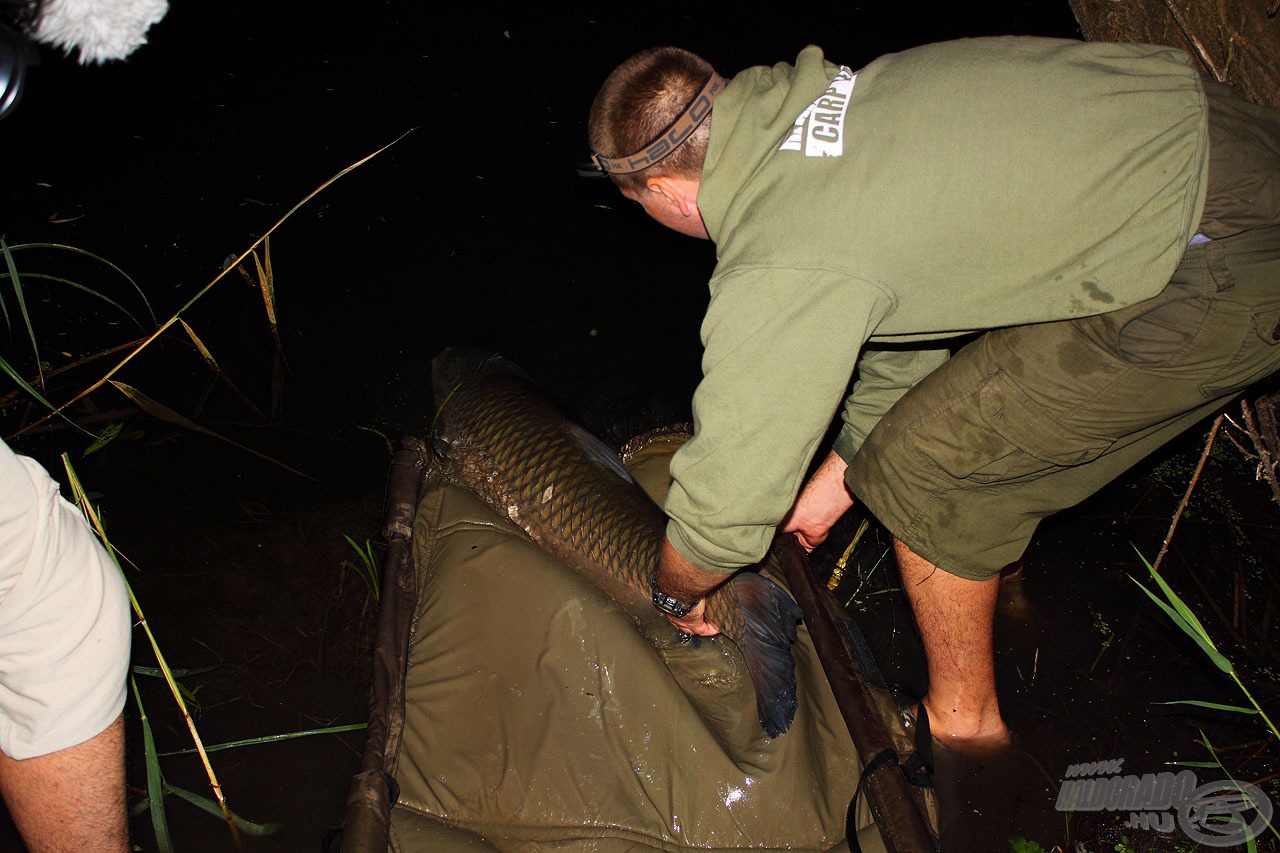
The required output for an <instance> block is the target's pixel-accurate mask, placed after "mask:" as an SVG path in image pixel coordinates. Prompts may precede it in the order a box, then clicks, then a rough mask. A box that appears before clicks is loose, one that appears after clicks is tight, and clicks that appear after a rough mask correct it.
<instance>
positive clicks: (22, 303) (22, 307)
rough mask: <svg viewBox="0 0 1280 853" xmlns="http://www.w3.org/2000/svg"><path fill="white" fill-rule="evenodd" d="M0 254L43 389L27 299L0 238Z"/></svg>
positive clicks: (36, 343)
mask: <svg viewBox="0 0 1280 853" xmlns="http://www.w3.org/2000/svg"><path fill="white" fill-rule="evenodd" d="M0 252H3V253H4V263H5V266H7V267H8V268H9V283H10V284H12V285H13V296H14V299H15V300H16V301H17V303H18V313H19V314H20V315H22V323H23V325H24V326H26V327H27V338H28V339H29V340H30V341H31V352H32V353H33V354H34V356H35V360H36V373H37V374H38V375H39V376H40V387H41V388H43V387H44V367H43V366H41V364H40V344H39V343H38V342H37V341H36V330H35V329H34V328H32V326H31V314H30V312H28V311H27V299H26V297H25V296H23V294H22V279H20V278H18V268H17V267H16V266H15V265H14V263H13V253H12V252H10V251H9V244H7V243H6V242H5V241H4V238H3V237H0Z"/></svg>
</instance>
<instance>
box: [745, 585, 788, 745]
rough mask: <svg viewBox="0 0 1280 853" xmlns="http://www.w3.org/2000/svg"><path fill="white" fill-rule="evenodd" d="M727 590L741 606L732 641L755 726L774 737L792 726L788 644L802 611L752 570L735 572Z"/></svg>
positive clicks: (783, 593)
mask: <svg viewBox="0 0 1280 853" xmlns="http://www.w3.org/2000/svg"><path fill="white" fill-rule="evenodd" d="M729 589H730V590H732V591H733V593H734V595H735V597H736V598H737V600H738V604H739V606H740V607H741V608H742V614H743V617H744V626H743V632H742V636H741V637H739V638H735V639H737V642H738V648H739V649H740V650H741V651H742V657H743V658H744V659H745V660H746V663H747V670H748V671H749V672H750V673H751V681H752V683H753V684H754V685H755V691H756V710H757V711H758V712H759V715H760V725H761V727H763V728H764V733H765V734H767V735H768V736H769V737H771V738H772V737H778V735H781V734H782V733H783V732H785V731H786V730H787V729H789V728H791V722H792V721H793V720H794V719H795V716H796V706H797V705H798V704H799V703H798V700H797V698H796V663H795V659H794V658H793V657H792V656H791V646H792V645H794V644H795V641H796V625H797V624H798V623H799V622H800V619H801V617H802V615H803V614H802V612H801V610H800V606H799V605H798V604H796V603H795V602H794V601H792V600H791V596H789V595H787V593H786V591H784V590H783V589H782V587H780V586H778V585H777V584H776V583H774V582H773V581H771V580H769V579H768V578H766V577H764V576H762V575H760V574H758V573H756V572H751V571H744V572H738V573H737V574H736V575H734V576H733V578H732V579H731V580H730V581H729Z"/></svg>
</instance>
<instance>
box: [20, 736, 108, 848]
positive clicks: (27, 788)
mask: <svg viewBox="0 0 1280 853" xmlns="http://www.w3.org/2000/svg"><path fill="white" fill-rule="evenodd" d="M0 793H3V795H4V801H5V805H6V806H8V808H9V813H10V814H11V815H12V816H13V821H14V823H16V824H17V826H18V831H19V832H21V833H22V839H23V841H25V842H26V845H27V848H28V849H29V850H31V851H32V853H46V851H48V853H56V852H57V851H67V853H73V851H74V853H122V851H127V850H128V849H129V835H128V826H127V820H126V817H125V801H124V717H123V716H121V717H117V718H116V721H115V722H114V723H112V724H111V725H110V726H108V727H107V728H106V730H105V731H102V732H101V733H99V734H97V735H96V736H94V737H92V738H90V739H89V740H87V741H85V742H84V743H82V744H78V745H76V746H72V747H68V748H67V749H62V750H59V751H58V752H53V753H50V754H48V755H41V756H39V757H38V758H28V759H25V760H22V761H17V760H15V759H12V758H9V757H8V756H6V755H3V754H0Z"/></svg>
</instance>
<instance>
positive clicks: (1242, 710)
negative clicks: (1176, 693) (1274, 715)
mask: <svg viewBox="0 0 1280 853" xmlns="http://www.w3.org/2000/svg"><path fill="white" fill-rule="evenodd" d="M1154 704H1156V705H1195V706H1196V707H1197V708H1211V709H1212V710H1214V711H1231V712H1232V713H1235V714H1257V713H1258V709H1257V708H1246V707H1244V706H1242V705H1219V704H1218V703H1217V702H1202V701H1200V700H1199V699H1174V700H1173V701H1171V702H1156V703H1154Z"/></svg>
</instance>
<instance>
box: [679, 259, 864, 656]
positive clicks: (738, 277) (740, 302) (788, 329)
mask: <svg viewBox="0 0 1280 853" xmlns="http://www.w3.org/2000/svg"><path fill="white" fill-rule="evenodd" d="M887 306H888V300H887V299H886V298H885V296H884V294H883V293H882V292H881V291H880V290H879V289H877V288H875V287H873V286H869V285H867V284H865V283H864V282H860V281H858V280H856V279H850V278H848V277H845V276H840V275H837V274H834V273H832V272H830V271H827V270H787V269H783V270H778V269H771V268H762V269H751V270H746V271H739V272H735V273H732V274H729V275H722V276H719V277H718V278H717V279H716V280H715V281H714V282H713V285H712V299H711V304H710V306H709V307H708V310H707V316H706V320H705V321H704V323H703V328H702V335H703V344H704V347H705V351H704V356H703V380H702V382H701V383H700V384H699V386H698V389H697V392H696V393H695V394H694V400H693V412H694V421H695V423H696V424H697V430H696V434H695V436H694V437H693V439H691V440H690V441H689V442H688V443H686V444H685V445H684V446H683V447H682V448H681V449H680V450H679V451H678V452H677V453H676V455H675V456H674V457H673V458H672V461H671V474H672V484H671V489H670V491H669V492H668V494H667V501H666V505H665V509H666V511H667V515H668V516H669V519H670V520H669V522H668V525H667V540H668V541H667V544H666V549H665V551H664V558H663V561H662V569H661V572H660V575H659V587H660V588H661V589H662V590H663V591H664V592H667V593H668V594H674V592H675V591H674V590H673V589H668V588H667V587H666V584H667V583H671V584H679V583H685V584H686V585H687V586H688V587H689V591H690V593H694V592H703V594H705V591H706V590H710V589H712V588H714V587H715V586H717V585H718V584H719V583H720V582H723V580H725V579H727V577H728V576H729V574H731V573H732V572H734V571H736V570H737V569H739V568H741V567H743V566H748V565H751V564H753V563H755V562H757V561H759V560H760V559H761V558H762V557H763V556H764V554H765V552H766V551H768V548H769V543H770V542H771V541H772V539H773V536H774V533H775V531H776V529H777V525H778V522H779V521H780V520H781V519H782V517H783V516H784V515H785V514H786V512H787V510H788V509H789V508H790V507H791V504H792V501H793V500H794V498H795V495H796V493H797V492H798V491H799V490H800V486H801V483H802V482H803V479H804V474H805V471H806V469H807V468H808V465H809V462H810V461H811V459H812V458H813V454H814V452H815V451H816V450H817V447H818V444H819V443H820V442H821V440H822V437H823V435H824V434H825V433H826V430H827V427H828V426H829V425H830V423H831V419H832V418H833V417H834V415H835V413H836V410H837V409H838V408H839V405H840V401H841V399H842V398H843V397H844V394H845V391H846V390H847V388H848V385H849V378H850V375H851V374H852V372H853V365H854V362H855V360H856V358H857V354H858V350H859V348H860V347H861V346H862V343H863V341H864V340H865V339H866V337H867V336H868V334H869V332H870V329H871V328H873V327H874V324H875V323H876V322H878V321H879V319H880V317H882V316H883V314H884V312H885V311H886V310H887ZM704 576H705V577H704ZM686 603H688V601H687V600H686ZM672 621H673V624H676V625H677V627H680V628H681V629H682V630H685V631H688V632H691V633H704V632H703V631H702V630H701V629H702V627H703V626H704V625H705V623H704V622H703V620H702V618H701V616H700V611H698V610H695V611H693V612H691V613H690V614H689V615H688V616H686V617H685V618H684V619H683V620H680V621H677V620H672Z"/></svg>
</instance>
